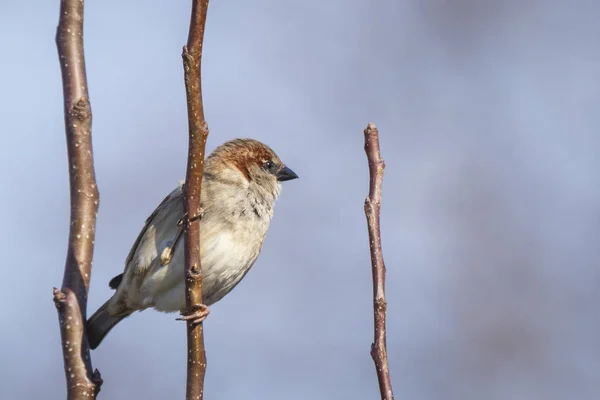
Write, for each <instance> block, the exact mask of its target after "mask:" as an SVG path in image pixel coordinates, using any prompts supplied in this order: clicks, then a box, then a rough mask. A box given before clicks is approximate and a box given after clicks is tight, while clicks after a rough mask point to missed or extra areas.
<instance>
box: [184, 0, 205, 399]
mask: <svg viewBox="0 0 600 400" xmlns="http://www.w3.org/2000/svg"><path fill="white" fill-rule="evenodd" d="M207 10H208V0H192V16H191V20H190V31H189V35H188V42H187V46H184V48H183V54H182V57H183V68H184V74H185V92H186V96H187V108H188V125H189V150H188V151H189V152H188V162H187V174H186V179H185V186H184V196H185V201H184V212H185V213H186V215H187V216H188V218H187V219H186V224H187V227H186V235H185V262H186V264H185V267H186V280H185V288H186V296H185V303H186V308H187V312H188V313H193V312H194V311H196V310H198V309H199V308H200V306H201V304H202V267H201V264H200V221H199V218H196V217H197V216H199V215H201V212H202V210H201V208H200V191H201V187H202V186H201V185H202V172H203V170H204V150H205V147H206V139H207V137H208V124H207V123H206V121H205V120H204V107H203V103H202V85H201V75H202V74H201V64H202V43H203V40H204V26H205V24H206V13H207ZM187 345H188V357H187V386H186V399H188V400H192V399H194V400H196V399H202V396H203V393H204V374H205V372H206V354H205V352H204V336H203V332H202V323H199V324H194V323H193V321H188V322H187Z"/></svg>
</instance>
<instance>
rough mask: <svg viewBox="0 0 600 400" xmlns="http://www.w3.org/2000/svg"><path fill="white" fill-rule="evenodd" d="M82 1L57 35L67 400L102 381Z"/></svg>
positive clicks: (65, 5)
mask: <svg viewBox="0 0 600 400" xmlns="http://www.w3.org/2000/svg"><path fill="white" fill-rule="evenodd" d="M83 9H84V2H83V0H62V1H61V2H60V17H59V24H58V29H57V33H56V46H57V48H58V55H59V62H60V67H61V74H62V82H63V97H64V114H65V132H66V138H67V152H68V159H69V183H70V192H71V216H70V229H69V244H68V250H67V259H66V263H65V272H64V278H63V283H62V288H61V289H60V290H59V289H57V288H54V303H55V305H56V309H57V311H58V321H59V325H60V334H61V347H62V351H63V356H64V360H63V361H64V367H65V375H66V380H67V398H68V399H69V400H76V399H77V400H79V399H90V398H95V397H96V396H97V394H98V392H99V391H100V386H101V384H102V379H101V378H100V373H99V372H98V371H97V370H96V371H94V372H92V361H91V358H90V349H89V346H88V342H87V338H86V335H85V321H86V311H87V295H88V289H89V283H90V277H91V273H92V258H93V255H94V237H95V232H96V214H97V212H98V203H99V194H98V187H97V186H96V176H95V172H94V158H93V152H92V111H91V107H90V100H89V95H88V90H87V79H86V73H85V58H84V53H83Z"/></svg>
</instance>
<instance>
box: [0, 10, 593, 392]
mask: <svg viewBox="0 0 600 400" xmlns="http://www.w3.org/2000/svg"><path fill="white" fill-rule="evenodd" d="M58 6H59V2H58V1H52V2H42V1H36V2H34V3H31V2H16V1H13V2H9V1H3V2H2V3H1V4H0V37H1V38H2V39H0V54H2V56H1V57H2V62H1V63H0V85H1V88H2V89H1V92H0V132H2V138H3V143H2V146H0V168H1V170H2V185H1V189H0V194H1V196H0V202H1V207H0V218H1V221H2V225H3V229H0V239H1V240H0V246H1V247H0V252H1V253H2V255H3V257H2V258H3V260H4V262H3V277H4V278H5V279H6V281H5V284H4V285H3V290H2V291H1V292H0V293H1V294H0V298H1V300H2V304H3V307H2V311H3V312H2V315H3V321H4V322H3V324H2V326H3V328H2V330H1V334H0V339H1V340H0V354H2V361H0V398H2V399H29V398H34V397H44V398H48V399H60V398H64V397H65V383H64V376H63V367H62V359H61V349H60V343H59V331H58V324H57V316H56V311H55V309H54V305H53V303H52V287H53V286H60V285H61V282H62V275H63V267H64V260H65V255H66V245H67V236H68V225H69V223H68V213H69V189H68V175H67V158H66V146H65V138H64V122H63V114H62V112H63V103H62V87H61V80H60V71H59V65H58V61H57V54H56V48H55V44H54V35H55V28H56V25H57V22H58ZM189 12H190V1H177V2H168V1H155V0H146V1H144V2H143V5H142V3H141V2H134V1H125V2H124V1H117V0H106V1H102V2H91V1H90V2H87V4H86V14H85V16H86V20H85V51H86V61H87V72H88V82H89V87H90V94H91V102H92V109H93V116H94V120H93V137H94V152H95V162H96V173H97V179H98V184H99V189H100V195H101V202H100V212H99V215H98V226H97V236H96V249H95V258H94V270H93V276H92V282H91V288H90V295H89V312H90V313H91V312H93V311H95V309H96V308H97V307H98V306H99V305H100V304H102V303H103V302H104V301H105V300H106V299H107V298H108V297H109V296H110V294H111V291H110V290H109V288H108V281H109V279H110V278H111V277H113V276H114V275H116V274H118V273H120V272H121V271H122V269H123V266H124V260H125V257H126V255H127V253H128V251H129V249H130V246H131V245H132V243H133V241H134V240H135V238H136V236H137V234H138V233H139V231H140V229H141V227H142V225H143V222H144V220H145V218H146V217H147V216H148V215H149V214H150V213H151V212H152V210H153V209H154V208H155V207H156V206H157V205H158V203H159V202H160V201H161V200H162V199H163V197H164V196H165V195H166V194H167V193H169V192H170V191H171V190H172V188H173V187H174V186H175V185H176V184H177V182H178V181H179V180H180V179H183V178H184V174H185V165H186V147H187V119H186V118H187V117H186V106H185V93H184V86H183V70H182V62H181V57H180V55H181V48H182V45H183V44H184V43H185V42H186V38H187V31H188V24H189ZM599 12H600V3H598V2H595V1H572V2H564V1H551V0H547V1H535V0H519V1H514V0H508V1H502V2H499V1H483V0H480V1H475V0H446V1H434V0H402V1H400V0H376V1H352V0H330V1H315V0H309V1H303V2H294V3H290V2H281V1H272V0H255V1H252V2H248V1H235V0H230V1H214V2H211V5H210V8H209V14H208V23H207V31H206V32H207V33H206V39H205V50H204V51H205V52H204V64H203V66H204V68H203V73H204V74H203V77H204V80H203V86H204V100H205V107H206V116H207V120H208V122H209V126H210V128H211V133H210V136H209V140H208V150H212V149H213V148H214V147H216V146H217V145H219V144H221V143H222V142H224V141H226V140H228V139H231V138H234V137H253V138H256V139H259V140H262V141H264V142H266V143H268V144H269V145H270V146H271V147H273V148H274V149H275V151H277V152H278V154H279V155H280V156H281V158H282V159H283V160H284V161H285V162H286V163H287V164H288V165H289V166H290V167H291V168H293V169H294V171H296V172H297V173H298V174H299V175H300V180H297V181H292V182H289V183H287V184H285V186H284V190H283V193H282V195H281V197H280V199H279V201H278V204H277V207H276V213H275V217H274V220H273V222H272V225H271V229H270V231H269V235H268V237H267V241H266V243H265V246H264V248H263V252H262V255H261V257H260V258H259V261H258V262H257V264H256V265H255V267H254V268H253V270H252V272H250V273H249V274H248V275H247V277H246V278H245V280H244V281H243V283H242V284H241V285H240V286H238V287H237V288H236V289H235V290H234V291H233V292H232V293H231V294H230V295H229V296H227V297H226V298H225V299H224V300H223V301H221V302H220V303H219V304H217V305H215V306H213V307H212V308H211V310H212V313H211V316H210V317H209V319H208V321H207V322H206V324H205V327H206V328H205V332H206V347H207V355H208V370H207V376H206V397H207V398H208V399H375V398H378V396H379V394H378V389H377V380H376V376H375V371H374V368H373V364H372V361H371V358H370V356H369V348H370V344H371V341H372V335H373V333H372V315H371V312H372V303H371V302H372V300H371V274H370V264H369V247H368V241H367V230H366V222H365V217H364V213H363V201H364V197H365V196H366V194H367V188H368V175H367V163H366V158H365V155H364V152H363V133H362V131H363V129H364V128H365V126H366V125H367V123H368V122H371V121H372V122H374V123H375V124H376V125H377V126H378V127H379V129H380V134H381V146H382V153H383V156H384V158H385V160H386V163H387V169H386V175H385V180H384V187H383V205H382V219H383V221H382V234H383V250H384V256H385V261H386V264H387V270H388V274H387V276H388V282H387V295H388V303H389V312H388V324H389V325H388V326H389V330H388V352H389V361H390V368H391V373H392V380H393V384H394V389H395V394H396V397H397V398H399V399H427V400H437V399H440V400H442V399H443V400H448V399H457V400H458V399H460V400H465V399H467V400H470V399H473V400H478V399H490V400H496V399H498V400H500V399H502V400H505V399H509V400H513V399H514V400H520V399H541V398H543V399H545V400H554V399H598V398H600V316H599V311H598V303H599V302H600V245H599V243H598V238H599V236H600V158H599V157H598V154H599V153H600V133H599V128H600V112H599V108H598V106H599V101H600V79H599V76H600V45H599V37H600V24H598V13H599ZM176 316H177V315H175V314H160V313H157V312H154V311H145V312H142V313H138V314H135V315H133V316H132V317H130V318H129V319H127V320H126V321H125V322H123V323H122V324H120V325H119V326H118V327H117V328H115V330H113V331H112V332H111V334H110V335H109V336H108V337H107V339H106V340H105V342H103V344H102V346H100V348H99V349H98V350H96V351H94V352H93V354H92V356H93V364H94V367H96V368H98V369H99V370H100V371H101V372H102V377H103V378H104V381H105V383H104V386H103V387H102V392H101V398H104V399H134V398H144V399H177V398H183V397H184V393H185V352H186V350H185V349H186V340H185V328H184V325H183V324H182V323H181V322H176V321H175V317H176Z"/></svg>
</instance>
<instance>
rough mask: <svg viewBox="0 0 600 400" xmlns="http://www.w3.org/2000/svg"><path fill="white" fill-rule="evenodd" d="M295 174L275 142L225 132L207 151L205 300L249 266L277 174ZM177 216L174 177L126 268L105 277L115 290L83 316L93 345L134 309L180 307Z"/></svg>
mask: <svg viewBox="0 0 600 400" xmlns="http://www.w3.org/2000/svg"><path fill="white" fill-rule="evenodd" d="M296 178H298V176H297V175H296V174H295V173H294V171H292V170H291V169H289V168H288V167H286V166H285V165H284V164H283V163H282V162H281V160H280V159H279V157H278V156H277V155H276V154H275V152H274V151H273V150H271V149H270V148H269V147H268V146H266V145H265V144H263V143H261V142H259V141H257V140H253V139H234V140H231V141H229V142H226V143H224V144H223V145H221V146H219V147H217V148H216V149H215V150H214V151H213V152H212V153H211V154H210V156H208V157H207V159H206V160H205V164H204V175H203V178H202V196H201V197H202V198H201V207H202V209H203V214H202V221H201V223H200V236H201V241H200V246H201V248H200V254H201V264H202V277H203V279H202V281H203V289H202V292H203V302H204V304H205V306H210V305H211V304H214V303H216V302H217V301H219V300H221V299H222V298H223V296H225V295H226V294H227V293H229V292H230V291H231V290H232V289H233V288H234V287H235V286H236V285H237V284H238V283H239V282H240V281H241V280H242V278H243V277H244V276H245V275H246V274H247V273H248V271H249V270H250V268H251V267H252V265H253V264H254V262H255V261H256V258H257V257H258V254H259V253H260V250H261V248H262V245H263V241H264V239H265V236H266V234H267V229H268V228H269V223H270V222H271V217H272V216H273V206H274V204H275V200H276V199H277V196H278V195H279V192H280V191H281V184H280V182H283V181H288V180H291V179H296ZM183 218H184V211H183V185H182V183H180V185H179V186H178V187H177V188H176V189H175V190H173V191H172V192H171V193H170V194H169V195H168V196H167V197H166V198H165V199H164V200H163V202H162V203H160V204H159V206H158V207H157V208H156V210H154V212H153V213H152V215H150V217H149V218H148V219H147V220H146V224H145V225H144V227H143V228H142V232H141V233H140V234H139V236H138V238H137V240H136V241H135V243H134V244H133V248H132V249H131V251H130V252H129V255H128V256H127V259H126V261H125V270H124V272H123V273H122V274H120V275H118V276H116V277H114V278H113V279H112V280H111V281H110V283H109V286H110V287H111V288H112V289H116V292H115V293H114V294H113V296H112V297H111V298H110V299H108V301H107V302H106V303H104V304H103V305H102V306H101V307H100V308H99V309H98V311H96V313H94V315H92V317H91V318H90V319H89V320H88V322H87V337H88V340H89V344H90V347H91V348H92V349H95V348H96V347H98V345H99V344H100V342H101V341H102V339H104V337H105V336H106V334H107V333H108V332H109V331H110V330H111V329H112V328H113V327H114V326H115V325H116V324H117V323H119V322H120V321H121V320H122V319H124V318H125V317H127V316H129V315H130V314H131V313H133V312H134V311H137V310H140V311H141V310H144V309H146V308H154V309H155V310H158V311H163V312H175V311H180V312H181V313H183V312H184V311H185V309H186V305H185V255H184V246H183V240H182V239H183V238H182V231H183V228H184V226H183V225H184V224H183V223H182V221H183ZM207 314H208V310H207V308H205V309H204V314H201V315H196V316H195V317H196V318H198V322H199V321H200V320H202V319H203V317H205V316H206V315H207ZM183 319H187V317H184V318H183Z"/></svg>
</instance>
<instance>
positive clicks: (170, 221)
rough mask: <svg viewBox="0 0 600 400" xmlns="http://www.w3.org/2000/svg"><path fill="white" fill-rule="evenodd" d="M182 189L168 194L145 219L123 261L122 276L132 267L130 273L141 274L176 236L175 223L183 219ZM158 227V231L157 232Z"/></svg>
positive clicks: (179, 187)
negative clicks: (167, 242) (168, 241)
mask: <svg viewBox="0 0 600 400" xmlns="http://www.w3.org/2000/svg"><path fill="white" fill-rule="evenodd" d="M182 187H183V185H182V184H180V185H179V186H178V187H177V188H176V189H175V190H173V191H172V192H171V193H169V194H168V195H167V197H165V198H164V200H163V201H162V202H161V203H160V204H159V205H158V207H156V209H155V210H154V211H153V212H152V214H150V216H149V217H148V218H147V219H146V222H145V224H144V227H143V228H142V231H141V232H140V234H139V235H138V237H137V239H136V240H135V242H134V243H133V246H132V247H131V250H130V251H129V254H128V255H127V258H126V260H125V270H124V271H123V275H124V276H126V275H127V274H128V270H129V269H130V268H132V267H133V268H134V269H135V271H132V272H134V273H135V274H136V275H137V274H142V273H143V272H144V271H145V270H146V269H147V268H148V267H149V266H150V263H151V262H152V260H153V259H154V258H156V257H157V255H158V254H157V252H158V250H159V247H160V246H161V244H162V243H163V242H164V241H166V240H169V239H172V238H174V237H175V236H176V233H177V231H178V229H179V227H178V226H177V222H178V221H179V219H180V218H181V217H183V191H182ZM159 227H160V229H158V230H157V228H159ZM136 258H137V259H136Z"/></svg>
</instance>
